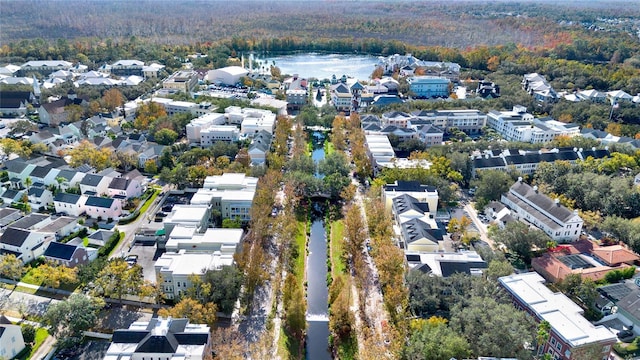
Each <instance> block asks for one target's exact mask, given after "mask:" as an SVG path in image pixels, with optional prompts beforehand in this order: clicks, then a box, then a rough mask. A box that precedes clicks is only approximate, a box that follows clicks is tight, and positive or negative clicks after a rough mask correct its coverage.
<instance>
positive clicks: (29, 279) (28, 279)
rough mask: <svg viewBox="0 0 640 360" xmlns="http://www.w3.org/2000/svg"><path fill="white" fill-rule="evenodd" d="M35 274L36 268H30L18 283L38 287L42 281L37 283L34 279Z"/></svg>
mask: <svg viewBox="0 0 640 360" xmlns="http://www.w3.org/2000/svg"><path fill="white" fill-rule="evenodd" d="M36 272H37V270H36V268H30V269H29V271H27V273H26V274H24V276H23V277H22V279H20V281H22V282H23V283H27V284H32V285H38V286H40V285H41V284H42V281H38V280H37V279H36V277H35V275H36Z"/></svg>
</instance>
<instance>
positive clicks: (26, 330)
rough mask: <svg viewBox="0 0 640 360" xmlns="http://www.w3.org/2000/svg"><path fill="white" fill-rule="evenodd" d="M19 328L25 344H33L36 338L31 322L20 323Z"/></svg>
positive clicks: (34, 328)
mask: <svg viewBox="0 0 640 360" xmlns="http://www.w3.org/2000/svg"><path fill="white" fill-rule="evenodd" d="M20 330H21V332H22V338H23V339H24V342H25V344H33V342H34V341H35V339H36V330H37V329H36V327H35V326H33V325H31V324H22V325H20Z"/></svg>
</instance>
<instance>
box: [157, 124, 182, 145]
mask: <svg viewBox="0 0 640 360" xmlns="http://www.w3.org/2000/svg"><path fill="white" fill-rule="evenodd" d="M154 138H155V140H156V142H157V143H158V144H160V145H171V144H173V143H175V142H176V139H178V133H176V132H175V131H173V130H171V129H166V128H165V129H160V130H158V131H156V133H155V135H154Z"/></svg>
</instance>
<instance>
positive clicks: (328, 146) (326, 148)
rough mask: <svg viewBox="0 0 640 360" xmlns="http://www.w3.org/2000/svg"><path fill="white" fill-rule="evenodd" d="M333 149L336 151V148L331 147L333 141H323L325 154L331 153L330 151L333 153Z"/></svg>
mask: <svg viewBox="0 0 640 360" xmlns="http://www.w3.org/2000/svg"><path fill="white" fill-rule="evenodd" d="M334 151H336V149H335V148H334V147H333V143H332V142H331V141H325V142H324V154H325V156H327V155H331V153H333V152H334Z"/></svg>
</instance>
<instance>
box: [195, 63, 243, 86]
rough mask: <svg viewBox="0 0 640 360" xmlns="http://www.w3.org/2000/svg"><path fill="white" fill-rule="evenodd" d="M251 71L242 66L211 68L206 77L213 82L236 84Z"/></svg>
mask: <svg viewBox="0 0 640 360" xmlns="http://www.w3.org/2000/svg"><path fill="white" fill-rule="evenodd" d="M247 74H249V71H248V70H247V69H245V68H243V67H240V66H228V67H224V68H220V69H215V70H209V72H207V75H206V77H205V79H206V80H207V81H209V82H210V83H212V84H222V85H236V84H238V83H239V82H240V79H241V78H242V77H244V76H247Z"/></svg>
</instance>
